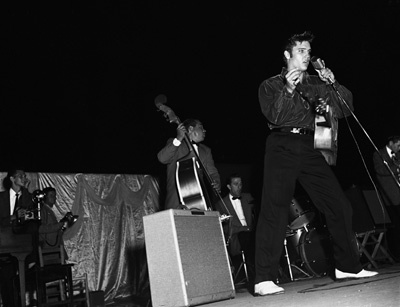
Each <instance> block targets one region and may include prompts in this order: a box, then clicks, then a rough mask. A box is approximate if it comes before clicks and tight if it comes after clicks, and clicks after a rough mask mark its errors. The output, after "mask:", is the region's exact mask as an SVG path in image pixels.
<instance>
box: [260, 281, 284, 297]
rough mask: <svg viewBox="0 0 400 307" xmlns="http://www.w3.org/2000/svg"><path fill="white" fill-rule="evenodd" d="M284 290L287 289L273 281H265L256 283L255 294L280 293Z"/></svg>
mask: <svg viewBox="0 0 400 307" xmlns="http://www.w3.org/2000/svg"><path fill="white" fill-rule="evenodd" d="M283 292H285V289H283V288H281V287H279V286H277V285H275V284H274V282H273V281H263V282H260V283H258V284H255V285H254V295H256V296H259V295H261V296H263V295H271V294H279V293H283Z"/></svg>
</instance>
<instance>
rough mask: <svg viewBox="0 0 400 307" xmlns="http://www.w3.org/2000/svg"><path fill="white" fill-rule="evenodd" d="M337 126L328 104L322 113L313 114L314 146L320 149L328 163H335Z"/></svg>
mask: <svg viewBox="0 0 400 307" xmlns="http://www.w3.org/2000/svg"><path fill="white" fill-rule="evenodd" d="M338 128H339V125H338V120H337V118H335V117H334V116H333V112H332V108H331V107H330V106H329V105H328V106H327V110H326V112H324V114H317V115H316V116H315V132H314V148H315V149H318V150H320V151H321V153H322V155H323V156H324V158H325V160H326V162H327V163H328V164H329V165H335V164H336V158H337V149H338V138H337V136H338Z"/></svg>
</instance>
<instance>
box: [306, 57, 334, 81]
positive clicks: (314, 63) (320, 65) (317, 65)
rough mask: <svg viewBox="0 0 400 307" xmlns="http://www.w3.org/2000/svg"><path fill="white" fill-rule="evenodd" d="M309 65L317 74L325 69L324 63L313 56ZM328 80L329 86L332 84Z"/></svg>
mask: <svg viewBox="0 0 400 307" xmlns="http://www.w3.org/2000/svg"><path fill="white" fill-rule="evenodd" d="M311 64H312V66H313V67H314V69H315V70H316V71H317V72H318V71H320V70H322V69H324V68H325V64H324V62H323V61H322V60H321V59H320V58H319V57H316V56H313V57H312V58H311ZM328 80H329V82H330V83H331V84H332V83H333V81H332V79H331V78H330V77H328Z"/></svg>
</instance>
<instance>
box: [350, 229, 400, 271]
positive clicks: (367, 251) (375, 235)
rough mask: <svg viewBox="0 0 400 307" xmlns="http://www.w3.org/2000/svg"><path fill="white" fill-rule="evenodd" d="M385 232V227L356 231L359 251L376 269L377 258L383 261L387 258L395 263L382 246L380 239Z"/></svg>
mask: <svg viewBox="0 0 400 307" xmlns="http://www.w3.org/2000/svg"><path fill="white" fill-rule="evenodd" d="M385 232H386V229H374V230H370V231H366V232H362V233H356V238H357V240H358V243H359V250H360V252H361V253H362V254H363V255H365V256H366V257H367V259H368V260H369V262H370V264H372V266H373V267H374V268H375V269H378V263H377V261H379V260H383V261H385V262H386V261H387V260H388V261H389V262H390V263H392V264H394V263H395V261H394V260H393V258H392V257H391V256H390V255H389V253H388V252H387V251H386V249H385V248H384V247H383V246H382V239H383V236H384V234H385ZM379 252H380V253H379ZM367 265H368V264H367Z"/></svg>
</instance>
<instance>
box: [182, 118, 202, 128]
mask: <svg viewBox="0 0 400 307" xmlns="http://www.w3.org/2000/svg"><path fill="white" fill-rule="evenodd" d="M198 123H200V121H199V120H198V119H194V118H188V119H186V120H185V121H184V122H183V123H182V124H183V125H184V126H185V128H186V130H189V127H193V128H194V127H196V125H197V124H198Z"/></svg>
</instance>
